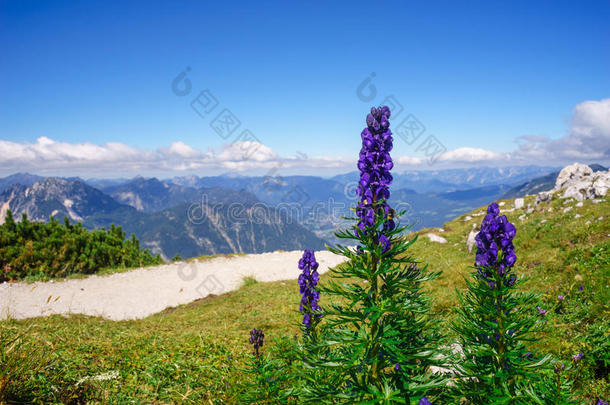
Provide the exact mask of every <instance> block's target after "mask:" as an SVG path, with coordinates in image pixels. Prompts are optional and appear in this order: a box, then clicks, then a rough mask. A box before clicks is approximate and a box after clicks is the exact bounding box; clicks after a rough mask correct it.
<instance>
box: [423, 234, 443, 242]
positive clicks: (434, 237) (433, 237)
mask: <svg viewBox="0 0 610 405" xmlns="http://www.w3.org/2000/svg"><path fill="white" fill-rule="evenodd" d="M426 236H427V237H428V239H430V242H436V243H447V239H445V238H443V237H442V236H438V235H435V234H433V233H429V234H427V235H426Z"/></svg>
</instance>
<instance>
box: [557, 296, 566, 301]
mask: <svg viewBox="0 0 610 405" xmlns="http://www.w3.org/2000/svg"><path fill="white" fill-rule="evenodd" d="M564 298H565V297H564V296H563V295H558V296H557V299H558V300H559V301H563V299H564Z"/></svg>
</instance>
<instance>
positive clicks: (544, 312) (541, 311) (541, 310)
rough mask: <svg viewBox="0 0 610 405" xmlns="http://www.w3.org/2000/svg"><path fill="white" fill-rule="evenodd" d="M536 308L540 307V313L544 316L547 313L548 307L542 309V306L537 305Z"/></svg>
mask: <svg viewBox="0 0 610 405" xmlns="http://www.w3.org/2000/svg"><path fill="white" fill-rule="evenodd" d="M536 309H538V312H539V313H540V315H542V316H544V315H546V309H542V308H540V306H539V305H538V306H536Z"/></svg>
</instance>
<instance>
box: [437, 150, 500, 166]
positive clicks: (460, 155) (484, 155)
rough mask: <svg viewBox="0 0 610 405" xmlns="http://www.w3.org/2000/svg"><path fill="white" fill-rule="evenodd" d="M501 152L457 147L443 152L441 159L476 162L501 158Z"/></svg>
mask: <svg viewBox="0 0 610 405" xmlns="http://www.w3.org/2000/svg"><path fill="white" fill-rule="evenodd" d="M501 157H502V155H501V154H499V153H496V152H492V151H490V150H486V149H480V148H469V147H463V148H457V149H454V150H451V151H448V152H445V153H443V154H442V155H440V156H439V158H438V159H439V160H440V161H443V162H459V163H476V162H487V161H493V160H497V159H500V158H501Z"/></svg>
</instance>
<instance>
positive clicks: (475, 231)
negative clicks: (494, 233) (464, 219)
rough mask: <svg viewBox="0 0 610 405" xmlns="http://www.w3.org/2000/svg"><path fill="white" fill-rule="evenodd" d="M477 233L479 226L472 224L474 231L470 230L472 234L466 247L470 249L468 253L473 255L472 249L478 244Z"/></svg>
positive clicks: (469, 235)
mask: <svg viewBox="0 0 610 405" xmlns="http://www.w3.org/2000/svg"><path fill="white" fill-rule="evenodd" d="M477 233H478V232H477V225H476V224H472V229H471V230H470V233H469V234H468V239H467V240H466V247H468V253H472V248H473V247H474V245H475V243H476V240H475V237H476V236H477Z"/></svg>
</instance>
